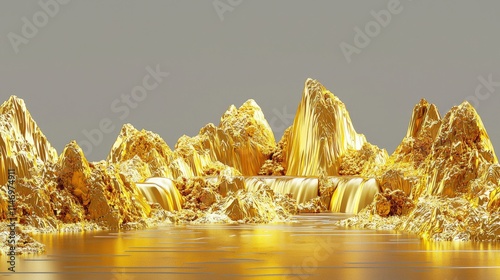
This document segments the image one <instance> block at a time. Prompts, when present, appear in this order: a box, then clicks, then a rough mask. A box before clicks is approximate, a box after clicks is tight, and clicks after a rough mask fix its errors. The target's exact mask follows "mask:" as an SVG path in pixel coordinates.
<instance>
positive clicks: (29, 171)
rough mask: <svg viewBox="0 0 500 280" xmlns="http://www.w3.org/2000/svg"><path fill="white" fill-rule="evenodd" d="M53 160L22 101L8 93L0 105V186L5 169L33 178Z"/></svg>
mask: <svg viewBox="0 0 500 280" xmlns="http://www.w3.org/2000/svg"><path fill="white" fill-rule="evenodd" d="M56 161H57V152H56V150H55V149H54V148H52V146H51V145H50V143H49V142H48V141H47V138H46V137H45V135H44V134H43V133H42V131H41V130H40V128H39V127H38V125H37V124H36V122H35V121H34V120H33V118H32V117H31V114H30V113H29V112H28V109H27V108H26V105H25V104H24V101H23V100H22V99H20V98H18V97H17V96H11V97H10V98H9V99H8V100H7V101H5V102H4V103H3V104H2V105H1V106H0V186H2V185H5V184H6V183H7V172H8V169H9V168H15V170H16V171H15V172H16V176H17V177H18V178H28V179H29V178H33V177H36V175H37V174H38V173H40V172H42V171H41V170H43V168H44V166H45V165H50V164H53V163H55V162H56Z"/></svg>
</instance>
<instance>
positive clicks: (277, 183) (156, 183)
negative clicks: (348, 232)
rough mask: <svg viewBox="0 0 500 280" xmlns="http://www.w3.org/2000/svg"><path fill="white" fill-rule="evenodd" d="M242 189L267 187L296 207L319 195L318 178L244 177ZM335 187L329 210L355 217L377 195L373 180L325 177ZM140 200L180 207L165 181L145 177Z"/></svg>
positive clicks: (171, 186) (174, 191)
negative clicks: (288, 196) (286, 198)
mask: <svg viewBox="0 0 500 280" xmlns="http://www.w3.org/2000/svg"><path fill="white" fill-rule="evenodd" d="M205 179H206V181H207V182H210V181H214V180H215V181H216V180H218V178H217V177H215V176H214V177H206V178H205ZM243 180H244V184H245V188H246V189H247V190H248V191H250V192H255V191H258V190H260V189H262V188H263V187H265V186H268V187H269V188H270V189H272V190H273V191H274V192H277V193H281V194H291V195H292V197H293V198H294V199H295V200H296V201H297V204H301V203H305V202H308V201H310V200H311V199H314V198H317V197H318V196H319V186H318V182H319V180H318V178H315V177H311V178H307V177H291V176H248V177H244V179H243ZM327 180H330V181H331V182H332V183H333V185H334V186H335V187H336V188H335V191H334V192H333V195H332V197H331V201H330V211H331V212H334V213H352V214H357V213H358V212H359V211H360V210H361V209H363V208H365V207H366V206H367V205H369V204H370V203H371V202H372V201H373V198H374V197H375V194H376V193H378V192H379V187H378V184H377V181H376V180H375V179H374V178H368V179H367V178H361V177H328V178H327ZM137 187H138V188H139V189H140V190H141V192H142V194H143V195H144V197H146V199H147V200H148V201H149V202H155V203H159V204H160V205H161V206H162V207H163V208H164V209H166V210H170V211H172V210H179V209H181V208H182V203H183V198H182V196H181V194H180V192H179V190H177V188H176V187H175V185H174V183H173V181H172V180H171V179H168V178H159V177H153V178H148V179H147V180H146V181H144V182H143V183H137Z"/></svg>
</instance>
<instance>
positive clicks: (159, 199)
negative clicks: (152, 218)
mask: <svg viewBox="0 0 500 280" xmlns="http://www.w3.org/2000/svg"><path fill="white" fill-rule="evenodd" d="M137 187H138V188H139V190H140V191H141V192H142V194H143V195H144V197H146V199H147V200H148V201H149V202H152V203H159V204H160V205H161V207H163V209H165V210H168V211H173V210H180V209H182V203H183V198H182V196H181V194H180V192H179V190H178V189H177V188H176V187H175V185H174V182H173V181H172V180H170V179H168V178H159V177H152V178H148V179H146V181H144V182H143V183H137Z"/></svg>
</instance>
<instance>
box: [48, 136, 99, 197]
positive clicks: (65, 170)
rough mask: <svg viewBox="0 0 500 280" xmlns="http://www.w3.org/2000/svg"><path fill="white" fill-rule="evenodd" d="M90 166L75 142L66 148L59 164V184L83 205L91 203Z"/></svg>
mask: <svg viewBox="0 0 500 280" xmlns="http://www.w3.org/2000/svg"><path fill="white" fill-rule="evenodd" d="M90 173H91V170H90V166H89V163H88V161H87V159H86V158H85V155H84V154H83V151H82V149H81V148H80V146H78V144H77V143H76V142H75V141H71V142H70V143H69V144H67V145H66V147H64V151H63V152H62V153H61V156H60V157H59V160H58V162H57V173H56V174H57V176H58V180H59V183H60V184H61V185H62V187H64V188H65V189H67V190H68V191H70V192H71V193H72V194H73V195H74V196H76V197H78V198H79V199H80V200H81V202H82V204H83V205H87V204H88V203H89V202H90V194H89V188H90V181H89V180H90Z"/></svg>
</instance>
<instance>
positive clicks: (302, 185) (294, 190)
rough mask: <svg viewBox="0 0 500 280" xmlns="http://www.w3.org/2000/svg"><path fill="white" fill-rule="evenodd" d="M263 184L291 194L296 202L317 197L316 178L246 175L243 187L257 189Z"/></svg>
mask: <svg viewBox="0 0 500 280" xmlns="http://www.w3.org/2000/svg"><path fill="white" fill-rule="evenodd" d="M263 185H267V186H269V187H270V188H271V189H272V190H273V191H274V192H277V193H281V194H292V197H293V198H294V199H295V200H297V203H304V202H307V201H309V200H311V199H313V198H316V197H318V193H319V190H318V178H305V177H289V176H279V177H278V176H271V177H263V176H258V177H246V178H245V187H246V189H247V190H248V191H257V190H259V189H260V188H262V186H263Z"/></svg>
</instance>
